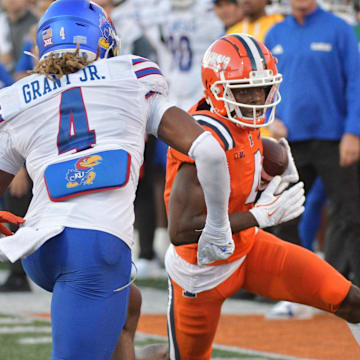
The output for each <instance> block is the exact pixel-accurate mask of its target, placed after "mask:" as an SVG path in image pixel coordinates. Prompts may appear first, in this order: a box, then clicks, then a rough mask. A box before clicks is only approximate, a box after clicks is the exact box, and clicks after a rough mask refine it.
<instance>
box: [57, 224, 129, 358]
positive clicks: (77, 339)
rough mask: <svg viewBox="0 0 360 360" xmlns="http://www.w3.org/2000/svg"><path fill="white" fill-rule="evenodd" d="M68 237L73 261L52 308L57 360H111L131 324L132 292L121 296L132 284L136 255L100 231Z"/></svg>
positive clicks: (75, 231)
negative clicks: (129, 322) (124, 330)
mask: <svg viewBox="0 0 360 360" xmlns="http://www.w3.org/2000/svg"><path fill="white" fill-rule="evenodd" d="M67 235H69V236H68V238H67V239H66V241H65V243H66V247H67V253H68V256H67V257H66V258H65V257H64V258H63V263H64V271H63V273H62V274H61V275H60V276H59V277H58V278H57V280H56V284H55V286H54V290H53V299H52V304H51V319H52V327H53V357H52V358H53V359H54V360H55V359H56V360H57V359H62V360H64V359H69V360H70V359H79V360H82V359H86V360H102V359H104V360H105V359H110V357H111V354H112V353H113V351H114V349H115V346H116V343H117V341H118V339H119V336H120V334H121V330H122V327H123V326H124V323H125V320H126V314H127V308H128V297H129V289H130V287H126V288H124V289H122V290H120V291H116V290H117V289H119V288H121V287H123V286H125V285H126V284H128V283H129V279H130V269H131V253H130V249H129V248H128V246H127V245H126V244H125V243H124V242H122V241H121V240H120V239H118V238H116V237H114V236H112V235H110V234H107V233H103V232H99V231H87V230H84V231H81V230H80V231H79V230H78V229H72V230H71V231H67ZM67 240H69V241H67ZM71 240H73V241H71ZM81 242H82V246H80V245H81V244H80V243H81Z"/></svg>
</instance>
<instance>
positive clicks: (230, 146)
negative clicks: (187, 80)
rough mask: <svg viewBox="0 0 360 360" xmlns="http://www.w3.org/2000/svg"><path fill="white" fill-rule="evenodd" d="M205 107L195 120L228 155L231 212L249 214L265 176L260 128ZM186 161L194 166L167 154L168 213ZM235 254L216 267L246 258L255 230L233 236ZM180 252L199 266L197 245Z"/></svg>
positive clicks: (175, 153) (174, 153) (196, 111)
mask: <svg viewBox="0 0 360 360" xmlns="http://www.w3.org/2000/svg"><path fill="white" fill-rule="evenodd" d="M203 107H204V99H203V100H201V101H200V102H199V103H198V104H196V105H195V106H194V107H193V108H191V109H190V111H189V112H190V114H191V115H193V117H194V118H195V120H197V122H198V123H199V124H200V125H201V126H202V127H203V128H204V129H205V130H207V131H210V132H211V133H212V135H213V136H214V137H215V138H216V139H217V141H218V142H219V143H220V145H221V146H222V148H223V149H224V150H225V152H226V157H227V161H228V165H229V173H230V183H231V184H230V185H231V193H230V199H229V213H230V214H231V213H234V212H239V211H248V210H249V209H251V208H252V207H253V205H254V202H255V198H256V194H257V191H258V186H259V182H260V177H261V166H262V165H261V163H262V143H261V137H260V131H259V130H258V129H252V128H246V127H242V126H238V125H236V124H235V123H233V122H231V121H229V120H226V119H224V118H222V117H220V116H218V115H216V114H215V113H212V112H210V111H209V110H199V108H203ZM183 162H188V163H193V162H194V161H193V160H192V159H190V157H188V156H186V155H184V154H182V153H180V152H178V151H176V150H174V149H172V148H170V149H169V151H168V154H167V168H166V184H165V193H164V200H165V205H166V211H168V204H169V199H170V193H171V188H172V186H173V183H174V181H175V178H176V175H177V172H178V169H179V168H180V165H181V164H182V163H183ZM233 239H234V241H235V251H234V253H233V255H232V256H231V257H229V258H228V259H227V260H222V261H217V262H215V263H213V264H212V265H217V264H223V263H226V262H231V261H234V260H236V259H239V258H241V257H243V256H244V255H245V254H247V253H248V252H249V250H250V249H251V247H252V245H253V243H254V239H255V228H254V227H252V228H249V229H246V230H243V231H241V232H239V233H236V234H233ZM176 252H177V253H178V255H179V256H181V257H182V258H183V259H185V260H186V261H188V262H190V263H192V264H196V263H197V244H190V245H182V246H176Z"/></svg>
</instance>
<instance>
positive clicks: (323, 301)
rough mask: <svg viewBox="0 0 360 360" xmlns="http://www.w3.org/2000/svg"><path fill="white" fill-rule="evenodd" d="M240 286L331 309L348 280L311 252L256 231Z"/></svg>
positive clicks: (338, 300) (279, 297)
mask: <svg viewBox="0 0 360 360" xmlns="http://www.w3.org/2000/svg"><path fill="white" fill-rule="evenodd" d="M243 265H244V266H245V267H246V268H245V282H244V288H246V289H247V290H249V291H251V292H255V293H257V294H260V295H263V296H265V297H269V298H273V299H278V300H280V299H281V300H288V301H293V302H298V303H303V304H307V305H311V306H314V307H317V308H319V309H323V310H326V311H331V312H335V311H336V310H337V308H338V306H339V305H340V303H341V302H342V301H343V300H344V298H345V297H346V295H347V293H348V291H349V288H350V282H349V281H347V280H346V279H345V278H344V277H343V276H342V275H341V274H340V273H338V272H337V271H336V270H335V269H334V268H333V267H332V266H330V265H329V264H328V263H327V262H325V261H324V260H322V259H321V258H320V257H318V256H317V255H316V254H314V253H313V252H311V251H309V250H306V249H304V248H303V247H300V246H297V245H294V244H291V243H288V242H285V241H282V240H280V239H279V238H277V237H276V236H274V235H272V234H270V233H267V232H265V231H263V230H259V232H258V233H257V235H256V241H255V244H254V247H253V248H252V250H251V251H250V253H249V254H248V255H247V257H246V259H245V262H244V264H243Z"/></svg>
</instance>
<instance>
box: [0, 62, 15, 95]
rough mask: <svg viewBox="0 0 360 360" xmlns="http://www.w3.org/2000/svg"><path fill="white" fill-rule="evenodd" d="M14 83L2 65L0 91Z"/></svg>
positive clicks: (0, 69) (0, 67)
mask: <svg viewBox="0 0 360 360" xmlns="http://www.w3.org/2000/svg"><path fill="white" fill-rule="evenodd" d="M13 83H14V80H13V78H12V77H11V75H10V74H9V72H8V71H7V70H6V69H5V66H4V65H2V64H1V63H0V89H2V88H4V87H6V86H10V85H12V84H13Z"/></svg>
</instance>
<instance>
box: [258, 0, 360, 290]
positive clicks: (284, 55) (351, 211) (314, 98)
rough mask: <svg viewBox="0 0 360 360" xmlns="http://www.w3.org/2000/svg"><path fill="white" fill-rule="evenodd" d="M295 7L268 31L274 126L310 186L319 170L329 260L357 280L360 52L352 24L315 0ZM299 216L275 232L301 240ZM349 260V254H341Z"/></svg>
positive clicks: (300, 0) (295, 1) (293, 0)
mask: <svg viewBox="0 0 360 360" xmlns="http://www.w3.org/2000/svg"><path fill="white" fill-rule="evenodd" d="M290 5H291V9H292V14H291V15H289V16H288V17H287V18H286V19H285V20H284V21H282V22H280V23H278V24H276V25H275V26H274V27H273V28H272V29H271V30H270V31H269V33H268V34H267V36H266V39H265V44H266V46H267V47H268V48H269V49H270V50H271V51H272V53H273V54H274V55H275V56H276V57H277V58H278V69H279V72H281V73H282V74H283V79H284V80H283V83H282V84H281V86H280V91H281V94H282V102H281V103H280V104H279V106H278V108H277V120H276V121H274V123H273V124H272V126H271V129H270V130H271V131H272V133H273V135H274V136H275V137H282V136H286V137H287V138H288V140H289V143H290V145H291V149H292V152H293V155H294V159H295V162H296V165H297V168H298V171H299V174H300V179H301V180H302V181H303V182H304V184H305V191H309V189H310V188H311V186H312V184H313V182H314V181H315V179H316V177H317V176H320V178H321V180H322V181H323V184H324V187H325V191H326V195H327V197H328V200H329V208H330V209H331V212H330V215H329V216H330V217H329V220H328V224H329V225H328V226H330V228H328V230H327V233H328V238H327V239H326V244H325V259H326V260H327V261H328V262H329V263H330V264H331V265H333V266H334V267H335V268H336V269H338V270H339V271H340V272H342V273H343V274H344V275H348V274H347V273H346V268H347V267H348V266H350V268H351V272H352V273H353V275H354V278H353V282H354V283H355V284H358V285H359V284H360V262H359V261H358V258H359V256H360V212H359V174H358V160H359V152H360V97H359V94H360V72H359V69H360V56H359V52H358V44H357V40H356V36H355V32H354V30H353V28H352V27H351V26H350V25H348V24H347V23H346V22H345V21H344V20H342V19H340V18H339V17H337V16H335V15H333V14H331V13H330V12H327V11H324V10H323V9H321V8H320V7H319V6H318V4H317V2H316V0H290ZM297 225H298V220H296V221H293V222H291V223H288V224H286V225H284V226H280V227H278V228H277V229H276V233H277V234H278V235H279V236H280V237H282V238H283V239H286V240H288V241H291V242H294V243H299V234H298V229H297ZM344 259H345V260H344Z"/></svg>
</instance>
